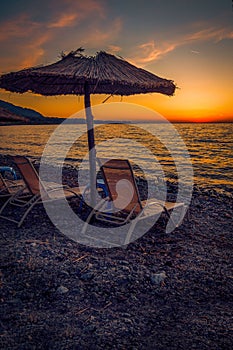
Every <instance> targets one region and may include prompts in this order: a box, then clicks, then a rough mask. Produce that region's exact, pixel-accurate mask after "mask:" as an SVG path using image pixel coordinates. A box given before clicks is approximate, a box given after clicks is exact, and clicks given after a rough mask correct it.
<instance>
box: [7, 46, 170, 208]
mask: <svg viewBox="0 0 233 350" xmlns="http://www.w3.org/2000/svg"><path fill="white" fill-rule="evenodd" d="M82 51H83V49H82V48H79V49H78V50H76V51H71V52H70V53H69V54H68V55H64V54H63V55H62V58H61V59H60V60H59V61H57V62H55V63H53V64H50V65H46V66H39V67H32V68H28V69H23V70H20V71H17V72H11V73H8V74H4V75H2V76H1V77H0V88H3V89H6V90H8V91H12V92H18V93H24V92H28V91H29V92H32V93H37V94H41V95H44V96H54V95H84V105H85V109H86V120H87V127H88V147H89V151H91V150H92V152H89V163H90V185H91V203H92V205H94V203H95V173H96V164H95V149H94V147H95V140H94V129H93V115H92V112H91V103H90V95H91V94H109V95H121V96H123V95H125V96H128V95H134V94H142V93H143V94H145V93H152V92H157V93H161V94H165V95H168V96H171V95H173V94H174V91H175V88H176V87H175V85H174V83H173V81H172V80H167V79H163V78H160V77H158V76H156V75H154V74H152V73H150V72H148V71H146V70H144V69H141V68H138V67H136V66H134V65H132V64H130V63H129V62H127V61H125V60H124V59H122V58H119V57H116V56H114V55H111V54H108V53H106V52H103V51H101V52H98V53H97V54H96V55H95V56H85V55H83V53H82Z"/></svg>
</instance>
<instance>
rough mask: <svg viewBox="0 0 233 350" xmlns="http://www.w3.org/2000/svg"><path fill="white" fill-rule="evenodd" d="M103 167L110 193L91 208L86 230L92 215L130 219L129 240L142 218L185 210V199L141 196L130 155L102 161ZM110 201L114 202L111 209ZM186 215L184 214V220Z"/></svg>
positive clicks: (123, 221)
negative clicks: (177, 201)
mask: <svg viewBox="0 0 233 350" xmlns="http://www.w3.org/2000/svg"><path fill="white" fill-rule="evenodd" d="M100 170H101V172H102V175H103V178H104V181H105V184H106V187H107V192H108V194H109V195H108V197H106V198H105V199H103V200H102V201H101V202H100V203H99V204H97V206H96V207H95V208H94V209H93V210H92V211H91V213H90V215H89V216H88V218H87V220H86V222H85V224H84V226H83V229H82V233H83V234H85V232H86V230H87V228H88V225H89V223H90V221H91V220H92V218H93V217H95V218H96V219H97V220H100V221H103V222H107V223H108V224H112V223H113V224H116V225H124V224H126V223H131V225H130V228H129V231H128V234H127V237H126V240H125V244H128V243H129V241H130V237H131V235H132V233H133V230H134V228H135V226H136V224H137V223H138V222H139V221H140V220H143V219H146V218H148V217H153V216H156V215H157V216H158V215H160V214H161V213H165V214H166V215H167V216H168V217H169V218H170V211H171V210H173V209H174V208H178V207H181V208H182V209H183V214H184V212H185V205H184V203H174V202H167V201H165V202H164V201H162V200H159V199H156V198H153V199H149V200H141V198H140V195H139V191H138V187H137V184H136V181H135V177H134V173H133V169H132V167H131V164H130V162H129V161H128V160H127V159H111V160H108V161H106V162H105V163H103V164H102V165H101V167H100ZM109 202H110V203H111V206H112V209H111V210H110V209H109ZM183 216H184V215H181V221H182V219H183ZM170 219H171V218H170ZM180 224H181V222H179V223H178V224H175V223H174V227H177V226H179V225H180Z"/></svg>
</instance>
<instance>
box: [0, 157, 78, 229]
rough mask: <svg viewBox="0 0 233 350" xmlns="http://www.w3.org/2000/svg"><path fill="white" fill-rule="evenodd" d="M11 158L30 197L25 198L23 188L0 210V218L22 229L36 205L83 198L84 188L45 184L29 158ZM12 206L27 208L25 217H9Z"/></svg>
mask: <svg viewBox="0 0 233 350" xmlns="http://www.w3.org/2000/svg"><path fill="white" fill-rule="evenodd" d="M11 158H12V160H13V161H14V163H15V165H16V166H17V168H18V170H19V172H20V174H21V176H22V178H23V180H24V182H25V184H26V188H27V191H28V194H29V195H28V196H27V197H25V195H24V193H25V188H22V189H20V190H18V191H17V192H16V193H14V194H13V195H11V196H10V198H9V199H8V200H7V201H6V202H5V203H4V205H3V206H2V208H1V210H0V218H3V219H6V220H9V221H13V222H15V223H17V224H18V227H20V226H21V225H22V223H23V221H24V220H25V218H26V217H27V215H28V214H29V212H30V211H31V210H32V208H33V207H34V206H35V205H36V204H41V203H43V202H45V201H46V202H47V201H54V200H59V199H63V198H64V197H65V198H67V199H69V198H71V197H74V196H76V197H80V198H81V197H82V191H83V190H84V188H81V187H73V188H71V187H68V186H62V185H59V184H56V183H54V182H51V183H49V184H48V183H47V182H46V183H44V182H42V181H41V179H40V178H39V175H38V173H37V171H36V169H35V168H34V166H33V164H32V163H31V161H30V160H29V159H28V158H27V157H24V156H12V157H11ZM10 205H13V206H18V207H22V208H25V211H24V212H23V215H22V214H21V218H20V219H19V220H17V219H15V218H11V217H9V215H8V212H7V208H8V206H10ZM3 212H6V214H5V215H3Z"/></svg>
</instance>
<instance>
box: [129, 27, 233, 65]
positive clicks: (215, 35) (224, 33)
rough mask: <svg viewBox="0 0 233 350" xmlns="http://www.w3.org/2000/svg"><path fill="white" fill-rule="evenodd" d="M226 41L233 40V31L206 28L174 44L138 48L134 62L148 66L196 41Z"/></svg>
mask: <svg viewBox="0 0 233 350" xmlns="http://www.w3.org/2000/svg"><path fill="white" fill-rule="evenodd" d="M224 39H233V31H231V30H229V29H228V28H219V29H217V28H214V27H210V28H206V29H203V30H200V31H196V32H194V33H190V34H186V35H183V36H180V37H179V38H177V39H176V40H175V41H174V42H163V43H162V44H161V45H159V44H158V45H156V44H155V41H154V40H151V41H149V42H146V43H144V44H141V45H139V46H138V49H139V51H140V52H139V53H138V55H137V56H136V57H135V58H134V62H137V63H139V64H146V63H149V62H152V61H155V60H157V59H159V58H160V57H162V56H164V55H166V54H167V53H169V52H171V51H174V50H175V49H176V48H177V47H180V46H184V45H188V44H190V43H192V42H195V41H208V40H214V42H219V41H221V40H224Z"/></svg>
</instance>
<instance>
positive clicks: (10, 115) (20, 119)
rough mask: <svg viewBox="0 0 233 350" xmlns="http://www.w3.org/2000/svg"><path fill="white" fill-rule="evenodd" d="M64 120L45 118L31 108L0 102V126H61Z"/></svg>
mask: <svg viewBox="0 0 233 350" xmlns="http://www.w3.org/2000/svg"><path fill="white" fill-rule="evenodd" d="M63 120H64V119H63V118H50V117H44V116H43V115H42V114H41V113H39V112H36V111H35V110H33V109H30V108H23V107H20V106H16V105H14V104H13V103H9V102H6V101H3V100H0V125H12V124H60V123H62V121H63Z"/></svg>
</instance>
